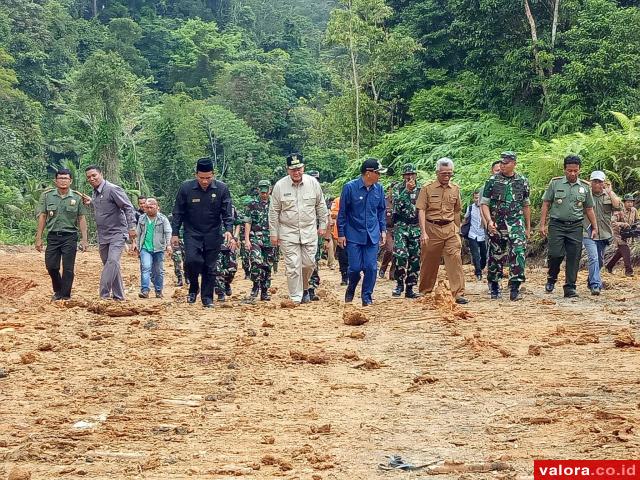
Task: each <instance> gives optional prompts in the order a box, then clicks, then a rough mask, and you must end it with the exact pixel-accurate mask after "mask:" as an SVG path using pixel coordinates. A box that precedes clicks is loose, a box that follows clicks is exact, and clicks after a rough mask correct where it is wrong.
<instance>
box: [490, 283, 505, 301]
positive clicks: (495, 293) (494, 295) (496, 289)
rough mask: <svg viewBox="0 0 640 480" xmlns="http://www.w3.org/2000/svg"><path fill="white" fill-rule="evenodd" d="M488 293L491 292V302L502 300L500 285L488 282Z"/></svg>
mask: <svg viewBox="0 0 640 480" xmlns="http://www.w3.org/2000/svg"><path fill="white" fill-rule="evenodd" d="M489 291H490V292H491V300H499V299H500V298H502V292H501V291H500V284H499V283H498V282H489Z"/></svg>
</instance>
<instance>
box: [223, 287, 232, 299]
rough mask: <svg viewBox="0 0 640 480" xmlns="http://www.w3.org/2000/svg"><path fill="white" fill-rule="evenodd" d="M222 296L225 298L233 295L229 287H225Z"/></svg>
mask: <svg viewBox="0 0 640 480" xmlns="http://www.w3.org/2000/svg"><path fill="white" fill-rule="evenodd" d="M224 294H225V295H226V296H227V297H230V296H231V295H232V294H233V291H232V290H231V285H227V286H226V287H225V288H224Z"/></svg>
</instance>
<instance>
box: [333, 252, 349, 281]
mask: <svg viewBox="0 0 640 480" xmlns="http://www.w3.org/2000/svg"><path fill="white" fill-rule="evenodd" d="M336 257H338V265H340V275H342V278H343V279H346V278H347V275H348V273H349V257H348V256H347V250H346V249H344V248H342V247H340V246H338V245H336Z"/></svg>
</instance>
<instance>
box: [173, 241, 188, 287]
mask: <svg viewBox="0 0 640 480" xmlns="http://www.w3.org/2000/svg"><path fill="white" fill-rule="evenodd" d="M171 260H173V271H174V273H175V274H176V285H177V286H178V287H181V286H183V285H184V282H185V281H186V282H187V285H189V277H187V276H186V273H185V272H184V268H185V267H184V242H183V241H182V239H180V244H179V246H178V247H177V248H174V249H173V253H172V254H171Z"/></svg>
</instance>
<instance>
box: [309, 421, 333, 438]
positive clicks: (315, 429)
mask: <svg viewBox="0 0 640 480" xmlns="http://www.w3.org/2000/svg"><path fill="white" fill-rule="evenodd" d="M309 431H310V432H311V433H313V434H325V435H326V434H327V433H331V424H330V423H325V424H324V425H311V426H310V427H309Z"/></svg>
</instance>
